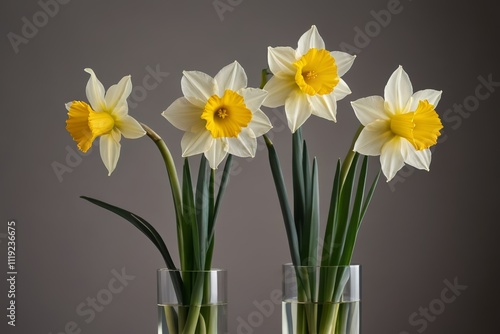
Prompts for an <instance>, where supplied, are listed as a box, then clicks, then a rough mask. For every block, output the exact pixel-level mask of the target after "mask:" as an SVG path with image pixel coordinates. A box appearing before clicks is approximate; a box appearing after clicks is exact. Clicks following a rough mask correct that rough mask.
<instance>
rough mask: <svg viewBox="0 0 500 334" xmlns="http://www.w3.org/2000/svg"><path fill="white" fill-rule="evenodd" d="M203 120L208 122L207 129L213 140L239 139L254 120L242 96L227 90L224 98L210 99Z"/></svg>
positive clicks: (215, 96) (214, 97)
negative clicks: (240, 134) (243, 130)
mask: <svg viewBox="0 0 500 334" xmlns="http://www.w3.org/2000/svg"><path fill="white" fill-rule="evenodd" d="M201 118H202V119H204V120H205V121H207V124H206V125H205V127H206V129H207V130H208V131H210V133H211V134H212V137H213V138H222V137H238V134H239V133H240V132H241V129H242V128H244V127H246V126H247V125H248V124H249V123H250V121H251V120H252V112H251V111H250V110H249V109H248V108H247V106H246V105H245V100H244V99H243V97H242V96H241V95H239V94H238V93H236V92H234V91H232V90H230V89H227V90H226V91H225V92H224V95H223V96H222V98H220V97H219V96H217V95H212V96H211V97H210V98H209V99H208V101H207V103H206V104H205V109H204V110H203V113H202V114H201Z"/></svg>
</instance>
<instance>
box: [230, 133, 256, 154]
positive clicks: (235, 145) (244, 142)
mask: <svg viewBox="0 0 500 334" xmlns="http://www.w3.org/2000/svg"><path fill="white" fill-rule="evenodd" d="M227 143H228V144H229V150H228V153H229V154H232V155H235V156H237V157H242V158H246V157H252V158H253V157H254V156H255V152H256V151H257V139H256V136H255V134H254V132H253V131H252V130H251V129H248V128H246V129H242V130H241V132H240V133H239V135H238V137H236V138H228V139H227Z"/></svg>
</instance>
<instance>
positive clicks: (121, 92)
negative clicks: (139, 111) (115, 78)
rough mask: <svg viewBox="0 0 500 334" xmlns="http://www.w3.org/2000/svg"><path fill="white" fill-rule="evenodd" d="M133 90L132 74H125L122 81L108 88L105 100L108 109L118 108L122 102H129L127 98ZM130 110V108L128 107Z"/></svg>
mask: <svg viewBox="0 0 500 334" xmlns="http://www.w3.org/2000/svg"><path fill="white" fill-rule="evenodd" d="M131 92H132V81H131V80H130V75H127V76H124V77H123V78H122V79H121V80H120V82H118V83H117V84H116V85H113V86H111V87H109V88H108V91H107V92H106V96H105V98H104V99H105V101H106V106H107V107H108V110H113V109H115V108H117V109H121V110H123V109H122V108H118V107H119V106H120V105H121V104H124V103H125V104H126V103H127V98H128V96H129V95H130V93H131ZM126 110H127V112H128V108H127V109H126Z"/></svg>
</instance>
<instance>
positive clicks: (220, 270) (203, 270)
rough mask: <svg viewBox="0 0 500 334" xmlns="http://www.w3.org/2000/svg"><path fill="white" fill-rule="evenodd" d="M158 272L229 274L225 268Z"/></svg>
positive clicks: (160, 270) (164, 269)
mask: <svg viewBox="0 0 500 334" xmlns="http://www.w3.org/2000/svg"><path fill="white" fill-rule="evenodd" d="M156 271H157V272H176V271H177V272H182V273H213V272H219V273H227V269H223V268H211V269H201V270H196V269H190V270H182V269H170V268H158V269H156Z"/></svg>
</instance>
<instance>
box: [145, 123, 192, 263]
mask: <svg viewBox="0 0 500 334" xmlns="http://www.w3.org/2000/svg"><path fill="white" fill-rule="evenodd" d="M141 126H142V128H143V129H144V130H145V131H146V134H147V135H148V137H149V138H151V140H153V142H154V143H155V144H156V146H157V147H158V149H159V150H160V153H161V156H162V157H163V161H164V162H165V167H166V168H167V174H168V179H169V181H170V188H171V190H172V197H173V200H174V207H175V218H176V221H177V239H178V242H179V250H180V258H181V268H184V266H185V264H186V260H185V258H184V252H183V251H182V250H183V249H184V242H183V237H182V221H183V220H182V197H181V190H180V189H181V188H180V184H179V178H178V177H177V170H176V169H175V163H174V159H173V158H172V154H171V153H170V150H169V149H168V147H167V144H165V142H164V141H163V139H161V137H160V136H159V135H158V134H157V133H156V132H155V131H153V129H151V128H150V127H149V126H147V125H146V124H144V123H141Z"/></svg>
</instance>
